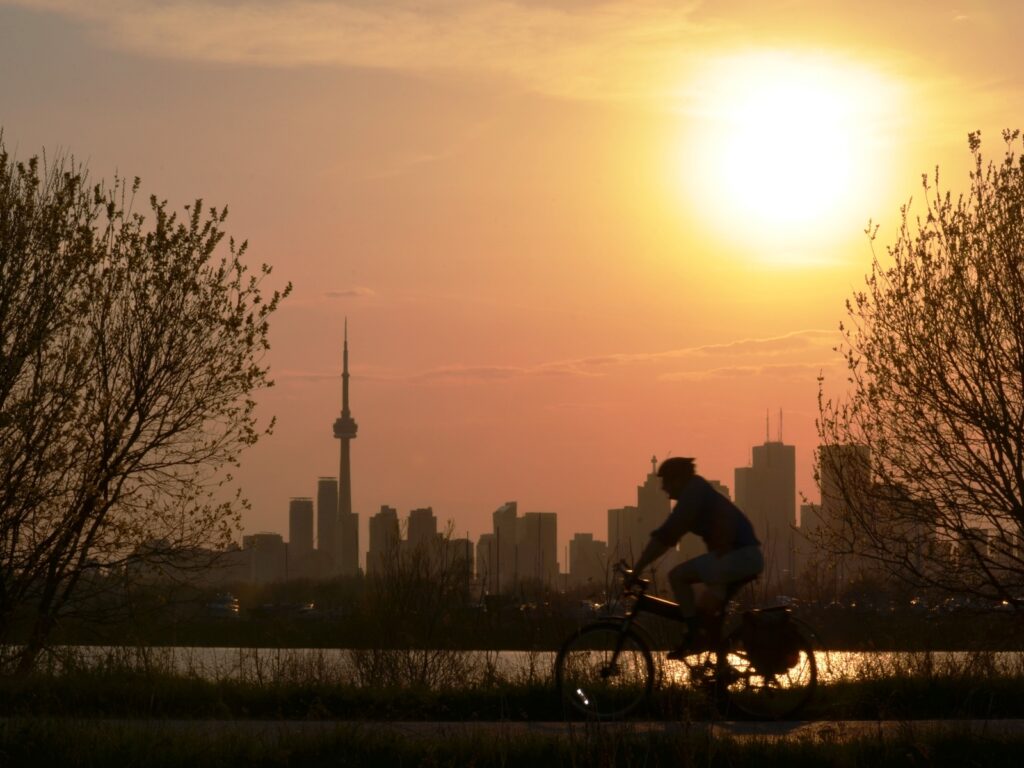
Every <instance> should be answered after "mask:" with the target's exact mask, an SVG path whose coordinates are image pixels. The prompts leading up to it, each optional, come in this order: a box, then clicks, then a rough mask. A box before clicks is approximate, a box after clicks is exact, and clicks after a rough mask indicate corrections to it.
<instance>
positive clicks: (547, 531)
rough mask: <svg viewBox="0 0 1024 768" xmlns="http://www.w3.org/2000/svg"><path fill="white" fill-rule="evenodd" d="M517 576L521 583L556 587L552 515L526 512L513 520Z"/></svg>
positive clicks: (555, 527) (555, 519)
mask: <svg viewBox="0 0 1024 768" xmlns="http://www.w3.org/2000/svg"><path fill="white" fill-rule="evenodd" d="M516 573H517V576H518V579H519V581H521V582H522V581H537V582H540V583H541V584H544V585H548V586H553V585H555V584H556V579H557V577H558V515H556V514H555V513H554V512H527V513H526V514H524V515H523V516H522V517H521V518H519V519H518V520H516Z"/></svg>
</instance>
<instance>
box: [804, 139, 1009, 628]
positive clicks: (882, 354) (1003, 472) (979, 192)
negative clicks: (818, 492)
mask: <svg viewBox="0 0 1024 768" xmlns="http://www.w3.org/2000/svg"><path fill="white" fill-rule="evenodd" d="M1003 138H1004V141H1005V143H1006V149H1005V154H1004V156H1003V158H1002V160H1001V161H999V162H985V161H984V160H983V158H982V153H981V140H980V137H979V135H978V134H976V133H975V134H971V135H970V137H969V146H970V151H971V153H972V156H973V159H974V165H973V170H972V172H971V174H970V188H969V191H968V192H967V193H966V194H964V195H961V196H954V195H953V194H952V193H951V192H949V191H943V189H942V188H941V186H940V179H939V172H938V170H936V172H935V174H934V177H932V178H931V179H930V178H929V177H928V176H927V175H926V176H925V177H924V178H923V188H924V203H925V208H924V215H923V216H918V217H917V218H915V219H912V218H911V215H910V210H909V207H908V206H904V207H903V209H902V224H901V226H900V229H899V232H898V235H897V237H896V242H895V244H893V245H892V246H891V247H889V248H888V259H887V260H886V261H885V263H883V261H882V260H881V259H879V258H878V256H877V254H876V256H875V258H874V260H873V264H872V269H871V274H870V275H869V276H868V278H867V280H866V288H865V289H864V290H862V291H858V292H856V293H855V294H854V296H853V298H852V300H850V301H848V302H847V314H848V318H849V319H848V321H847V322H846V323H844V324H843V325H842V326H841V330H842V331H843V336H844V341H843V343H842V345H841V347H840V351H841V352H842V353H843V354H844V356H845V360H846V367H847V369H848V375H849V383H850V394H849V395H848V397H847V398H845V399H842V400H838V401H833V400H831V399H826V398H825V396H824V394H821V395H820V396H819V405H820V416H819V422H818V427H819V432H820V437H821V441H822V449H821V454H820V458H821V462H820V478H819V479H820V481H821V487H822V509H821V514H822V518H823V523H824V525H823V530H824V531H825V532H826V538H827V543H828V544H829V545H830V547H831V549H832V550H833V551H834V552H837V553H841V554H844V555H848V556H850V560H849V562H852V563H855V564H856V565H857V567H858V568H861V569H870V568H873V567H875V566H882V567H884V568H885V569H887V570H888V571H889V572H891V573H894V574H896V575H898V576H899V577H901V578H903V579H906V580H908V581H910V582H912V583H914V584H919V585H925V586H932V587H937V588H940V589H942V590H947V591H953V592H966V593H971V594H974V595H976V596H978V597H980V598H983V599H989V600H1007V601H1010V602H1011V603H1012V604H1013V605H1014V606H1015V607H1016V608H1017V609H1018V610H1024V588H1022V587H1024V549H1022V544H1024V537H1022V534H1024V163H1022V158H1021V155H1020V154H1019V149H1018V147H1019V139H1020V136H1019V132H1018V131H1012V132H1010V131H1007V132H1004V135H1003ZM868 234H869V235H870V236H871V238H872V241H874V238H875V235H876V234H877V228H872V227H870V226H869V229H868Z"/></svg>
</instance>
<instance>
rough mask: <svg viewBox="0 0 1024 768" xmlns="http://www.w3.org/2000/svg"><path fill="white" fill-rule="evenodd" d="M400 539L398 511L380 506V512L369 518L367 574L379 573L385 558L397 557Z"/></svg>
mask: <svg viewBox="0 0 1024 768" xmlns="http://www.w3.org/2000/svg"><path fill="white" fill-rule="evenodd" d="M400 539H401V537H400V534H399V527H398V510H396V509H395V508H394V507H389V506H387V505H382V506H381V508H380V512H378V513H377V514H375V515H374V516H373V517H371V518H370V548H369V550H368V551H367V553H366V572H367V574H373V573H377V572H379V571H380V569H381V566H382V565H384V563H385V562H386V559H387V558H397V557H398V546H399V541H400Z"/></svg>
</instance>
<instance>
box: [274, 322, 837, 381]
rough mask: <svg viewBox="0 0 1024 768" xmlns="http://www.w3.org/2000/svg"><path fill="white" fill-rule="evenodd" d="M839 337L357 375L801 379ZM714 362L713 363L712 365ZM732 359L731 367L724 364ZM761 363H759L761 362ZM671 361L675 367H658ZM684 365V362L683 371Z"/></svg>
mask: <svg viewBox="0 0 1024 768" xmlns="http://www.w3.org/2000/svg"><path fill="white" fill-rule="evenodd" d="M838 340H839V334H838V332H837V331H825V330H819V329H809V330H804V331H796V332H793V333H788V334H784V335H782V336H774V337H767V338H761V339H741V340H738V341H734V342H728V343H725V344H707V345H702V346H695V347H685V348H681V349H672V350H666V351H662V352H640V353H621V354H611V355H603V356H598V357H581V358H572V359H568V360H555V361H549V362H544V363H540V364H538V365H531V366H511V365H509V366H503V365H470V364H457V365H447V366H440V367H437V368H430V369H427V370H423V371H414V372H398V371H385V370H371V371H366V370H364V371H362V372H360V373H359V374H358V376H359V378H362V379H364V380H370V381H389V382H396V383H402V382H405V383H413V384H472V383H481V382H495V381H511V380H517V379H538V378H598V377H603V376H610V375H612V373H613V372H616V371H623V370H627V369H629V368H631V367H638V366H645V367H646V368H647V369H650V368H651V367H652V366H654V371H653V372H650V371H645V373H644V375H646V376H652V377H654V378H656V379H657V380H659V381H684V380H700V379H708V378H724V377H728V378H738V377H753V376H772V377H776V378H788V379H802V378H806V377H808V376H816V375H817V373H818V371H820V370H822V369H823V368H828V367H829V366H830V365H832V364H834V363H835V357H836V356H835V353H834V352H833V351H832V348H833V346H834V345H835V343H836V342H838ZM780 358H785V359H780ZM712 361H713V363H714V364H713V365H710V366H709V365H708V363H709V362H712ZM723 361H730V362H732V363H733V364H732V365H723V364H722V363H723ZM758 361H760V362H758ZM659 365H660V366H661V367H662V368H664V367H665V366H666V365H670V366H671V367H672V368H673V370H668V371H665V370H661V371H660V372H659V371H658V370H657V366H659ZM680 366H685V367H683V368H682V369H680ZM278 378H281V379H301V380H323V379H334V378H337V373H336V372H335V373H329V374H328V373H312V372H291V371H285V372H282V373H280V374H278Z"/></svg>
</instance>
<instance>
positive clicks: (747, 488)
mask: <svg viewBox="0 0 1024 768" xmlns="http://www.w3.org/2000/svg"><path fill="white" fill-rule="evenodd" d="M735 478H736V506H738V507H739V508H740V509H742V510H743V512H744V513H746V515H747V517H749V518H750V522H751V523H753V525H754V532H755V533H756V534H757V537H758V538H759V539H760V540H761V546H762V548H763V549H764V554H765V571H764V576H763V578H764V579H765V580H766V581H767V582H768V583H772V584H775V585H777V586H788V585H790V584H791V583H792V579H793V577H794V575H795V574H794V570H795V568H794V561H793V558H794V554H793V553H794V550H793V545H794V539H793V534H794V530H795V527H796V448H795V447H794V446H792V445H785V444H784V443H783V442H782V441H781V440H779V441H766V442H765V443H764V445H758V446H754V449H753V460H752V462H751V466H749V467H739V468H737V469H736V475H735Z"/></svg>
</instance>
